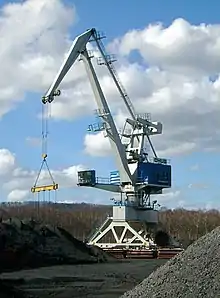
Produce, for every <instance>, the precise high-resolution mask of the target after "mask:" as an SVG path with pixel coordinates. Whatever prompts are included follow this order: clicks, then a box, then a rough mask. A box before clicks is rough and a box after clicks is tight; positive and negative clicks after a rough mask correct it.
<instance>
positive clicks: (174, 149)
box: [0, 0, 220, 208]
mask: <svg viewBox="0 0 220 298" xmlns="http://www.w3.org/2000/svg"><path fill="white" fill-rule="evenodd" d="M165 3H166V4H165ZM0 5H1V11H0V32H1V34H0V44H1V47H0V63H1V72H0V76H1V77H0V119H1V123H0V133H1V138H0V148H1V149H0V182H1V188H0V199H1V200H2V201H16V200H29V199H33V195H31V194H30V188H31V187H32V186H33V184H34V180H35V178H36V175H37V171H38V168H39V167H40V164H41V144H40V142H41V121H40V119H39V114H40V113H41V96H42V95H43V94H44V93H45V92H46V90H47V89H48V87H49V86H50V84H51V83H52V81H53V79H54V77H55V75H56V73H57V71H58V69H59V67H60V65H61V63H62V61H63V59H64V57H65V54H66V52H67V51H68V50H69V48H70V46H71V43H72V41H73V39H74V38H75V37H76V36H77V35H78V34H81V33H83V32H84V31H85V30H87V29H88V28H92V27H95V28H96V29H97V30H100V31H103V32H104V33H105V34H106V36H107V39H105V40H104V42H105V45H106V48H107V49H108V51H109V53H111V54H116V55H117V59H118V61H117V63H116V65H115V66H116V67H117V70H118V74H119V76H120V78H121V81H122V82H123V84H124V86H125V88H126V90H127V92H128V94H129V95H130V98H131V99H132V101H133V104H134V105H135V107H136V110H137V112H143V111H146V112H150V113H151V115H152V116H151V117H152V120H155V121H161V122H162V123H163V129H164V133H163V135H162V136H159V137H153V138H152V141H153V143H154V145H155V149H156V150H157V152H158V155H160V156H161V157H166V158H170V159H171V163H172V166H173V187H172V189H171V190H170V191H169V192H167V193H165V194H164V195H162V196H160V198H158V200H159V201H160V203H161V204H162V205H165V206H167V207H177V206H184V207H187V208H218V207H219V206H220V203H219V191H220V186H219V181H218V168H220V154H219V149H220V76H219V73H220V24H218V20H219V16H218V12H219V8H220V3H219V1H217V0H213V1H212V5H210V4H209V3H208V1H206V0H203V1H198V0H193V1H190V0H185V1H184V0H180V1H178V5H177V2H176V1H174V0H167V1H163V0H149V1H146V0H139V1H124V0H121V1H116V0H112V1H111V2H110V3H109V4H108V5H107V8H108V9H106V6H104V5H103V1H101V0H94V1H87V0H75V1H70V0H68V1H67V0H66V1H65V0H63V1H62V0H50V1H48V0H26V1H18V0H17V1H14V2H13V1H11V2H9V1H2V0H1V1H0ZM93 50H94V52H95V51H96V49H95V48H94V49H93ZM94 66H95V68H96V71H97V74H98V76H99V79H100V83H101V85H102V87H103V90H104V92H105V95H106V98H107V99H108V102H109V105H110V107H111V110H112V112H113V114H114V116H115V120H116V122H117V124H118V125H121V124H122V123H123V120H124V109H123V103H122V102H121V98H120V96H119V95H118V93H117V90H116V88H115V87H114V85H113V84H112V81H111V79H110V77H109V76H108V74H107V72H106V70H105V69H104V68H103V67H100V66H97V65H96V63H95V61H94ZM60 89H61V90H62V95H61V96H60V97H59V98H56V99H55V101H54V103H53V104H52V105H51V109H50V121H49V143H48V163H49V166H50V168H51V170H52V172H53V175H54V178H55V181H56V182H57V183H59V184H60V190H59V192H58V194H57V196H58V200H59V201H85V202H95V203H106V204H108V203H109V202H110V201H109V198H111V197H112V195H111V194H109V193H105V192H103V191H98V190H94V189H87V188H78V187H76V183H77V171H78V170H80V169H84V168H88V169H96V171H97V175H98V176H101V177H108V176H109V172H110V171H111V170H115V169H116V165H115V163H114V160H113V158H112V154H111V150H110V147H109V143H108V140H107V139H104V138H103V135H102V134H97V135H91V134H87V127H88V125H89V124H91V123H94V122H95V121H96V119H95V116H94V110H95V109H96V104H95V101H94V98H93V94H92V92H91V88H90V85H89V82H88V79H87V77H86V73H85V70H84V66H83V65H82V62H77V63H76V64H75V65H74V66H73V67H72V69H71V71H70V72H69V74H68V76H66V78H65V79H64V81H63V82H62V84H61V86H60ZM44 178H45V173H43V175H42V177H41V181H40V183H42V184H43V183H44V182H46V181H44Z"/></svg>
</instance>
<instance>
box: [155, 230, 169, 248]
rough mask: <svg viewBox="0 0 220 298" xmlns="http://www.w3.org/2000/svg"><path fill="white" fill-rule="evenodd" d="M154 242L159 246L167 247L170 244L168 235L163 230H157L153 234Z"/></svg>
mask: <svg viewBox="0 0 220 298" xmlns="http://www.w3.org/2000/svg"><path fill="white" fill-rule="evenodd" d="M155 243H156V244H157V245H158V246H159V247H168V246H169V245H170V236H169V234H168V233H166V232H165V231H158V232H157V233H156V235H155Z"/></svg>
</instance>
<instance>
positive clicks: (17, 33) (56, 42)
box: [0, 0, 76, 116]
mask: <svg viewBox="0 0 220 298" xmlns="http://www.w3.org/2000/svg"><path fill="white" fill-rule="evenodd" d="M74 20H76V13H75V10H74V8H73V7H72V8H71V9H70V8H68V7H66V6H65V5H64V4H63V3H62V1H59V0H50V1H47V0H27V1H23V2H19V3H9V4H6V5H4V6H3V7H1V14H0V30H1V36H0V43H1V49H0V62H1V79H0V88H1V92H0V103H1V104H0V116H3V115H4V114H5V113H7V112H8V111H9V110H10V109H11V108H13V107H14V106H15V105H16V104H17V102H19V101H21V100H23V99H24V98H25V93H26V92H27V91H30V92H33V91H36V92H38V91H40V92H44V91H45V90H46V89H47V88H48V85H49V84H50V82H51V80H52V79H53V76H54V73H55V72H56V70H57V67H59V64H60V63H61V61H62V56H63V53H64V51H65V49H66V48H68V46H69V39H68V28H69V27H70V25H72V24H73V22H74ZM25 24H28V25H25Z"/></svg>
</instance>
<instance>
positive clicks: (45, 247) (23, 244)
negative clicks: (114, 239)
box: [0, 219, 112, 271]
mask: <svg viewBox="0 0 220 298" xmlns="http://www.w3.org/2000/svg"><path fill="white" fill-rule="evenodd" d="M111 259H112V258H111V257H110V256H108V255H107V254H106V253H105V252H103V251H101V250H100V251H98V250H95V249H94V248H90V247H88V246H87V245H86V244H85V243H83V242H82V241H79V240H77V239H75V238H74V237H73V236H72V235H71V234H69V233H68V232H67V231H65V230H64V229H62V228H60V227H51V226H49V225H41V224H40V223H36V222H34V221H31V220H29V221H28V220H26V221H20V220H17V219H12V220H9V221H5V222H1V223H0V271H8V270H16V269H27V268H35V267H40V266H50V265H58V264H82V263H96V262H107V261H110V260H111Z"/></svg>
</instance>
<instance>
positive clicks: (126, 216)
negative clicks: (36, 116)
mask: <svg viewBox="0 0 220 298" xmlns="http://www.w3.org/2000/svg"><path fill="white" fill-rule="evenodd" d="M102 38H103V36H101V35H100V34H99V32H97V31H96V29H94V28H92V29H90V30H87V31H86V32H84V33H83V34H81V35H79V36H78V37H77V38H76V39H75V40H74V42H73V44H72V46H71V48H70V50H69V52H68V54H67V56H66V59H65V60H64V62H63V64H62V66H61V67H60V70H59V72H58V74H57V76H56V77H55V79H54V81H53V83H52V84H51V86H50V88H49V89H48V91H47V92H46V94H45V95H44V96H43V97H42V102H43V104H47V103H51V102H52V101H53V100H54V98H55V96H59V95H60V94H61V92H60V90H58V87H59V85H60V83H61V82H62V80H63V78H64V77H65V75H66V74H67V72H68V71H69V69H70V68H71V66H72V65H73V64H74V63H75V61H76V60H77V59H78V58H80V60H82V61H83V63H84V65H85V69H86V73H87V75H88V78H89V81H90V84H91V87H92V91H93V94H94V97H95V100H96V103H97V106H98V109H97V115H98V117H99V118H100V120H101V122H99V123H97V124H96V125H89V128H88V129H89V130H90V131H92V132H97V131H101V130H103V131H104V133H105V137H107V138H108V139H109V141H110V144H111V148H112V152H113V153H114V156H115V162H116V165H117V171H113V172H111V173H110V179H109V180H108V181H104V182H103V181H101V180H100V179H99V178H98V177H96V172H95V170H89V171H81V172H78V185H79V186H87V187H95V188H99V189H103V190H107V191H110V192H115V193H118V194H120V200H114V205H113V216H109V217H108V218H107V219H106V221H105V222H104V223H103V224H102V225H101V227H99V228H97V229H96V231H95V232H94V233H93V235H92V236H91V237H90V239H89V240H88V244H90V245H97V246H99V247H103V248H104V247H105V248H113V247H120V248H124V247H139V248H140V247H145V248H147V247H149V246H150V231H151V230H152V228H154V227H156V226H157V223H158V208H157V201H153V202H151V195H152V194H161V193H162V190H163V189H164V188H170V187H171V166H170V165H169V164H168V160H166V159H164V158H159V157H158V156H157V154H156V151H155V149H154V147H153V145H152V142H151V139H150V137H151V136H152V135H158V134H161V133H162V124H161V123H160V122H152V121H151V119H150V115H149V114H148V113H144V114H141V115H138V114H136V113H135V110H134V107H133V105H132V102H131V100H130V98H129V96H128V94H127V93H126V91H125V89H124V87H123V85H122V83H121V82H120V80H119V77H118V75H117V72H116V70H115V68H114V66H113V62H114V61H115V58H114V57H113V56H111V55H108V54H107V53H106V51H105V48H104V45H103V43H102V41H101V39H102ZM91 41H92V42H95V44H96V47H97V49H98V51H99V52H100V54H101V57H100V58H98V60H97V62H98V64H99V65H105V66H106V67H107V69H108V71H109V73H110V75H111V77H112V79H113V82H114V83H115V86H116V88H117V89H118V91H119V95H120V96H121V98H122V100H123V101H124V104H125V107H126V108H127V111H128V114H129V117H128V118H127V119H126V121H125V125H124V128H123V130H122V131H121V133H119V132H118V130H117V128H116V124H115V122H114V119H113V117H112V114H111V111H110V108H109V106H108V103H107V100H106V98H105V96H104V93H103V91H102V88H101V86H100V83H99V80H98V77H97V75H96V72H95V69H94V67H93V64H92V56H91V55H90V52H89V51H88V50H87V44H88V42H91ZM146 143H147V144H148V148H150V149H151V150H150V151H151V152H152V157H151V156H150V152H149V150H147V149H146V148H145V146H146ZM110 233H111V236H110Z"/></svg>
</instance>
